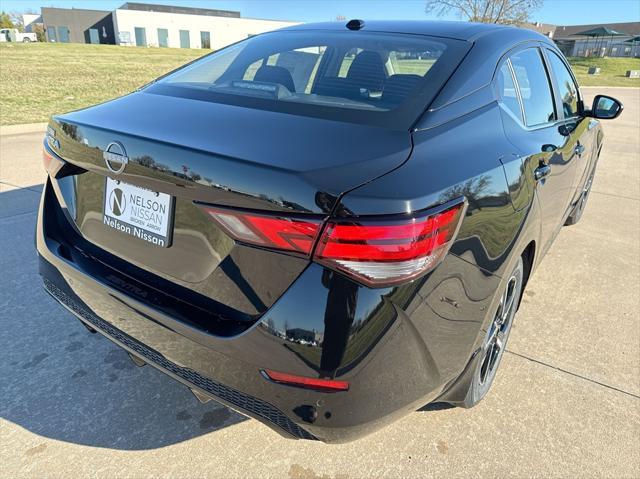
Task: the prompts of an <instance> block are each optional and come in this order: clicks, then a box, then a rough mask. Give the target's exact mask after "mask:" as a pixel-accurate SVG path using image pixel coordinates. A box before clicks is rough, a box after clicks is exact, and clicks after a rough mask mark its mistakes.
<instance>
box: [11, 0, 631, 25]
mask: <svg viewBox="0 0 640 479" xmlns="http://www.w3.org/2000/svg"><path fill="white" fill-rule="evenodd" d="M137 1H138V2H144V3H159V4H166V5H181V6H188V7H203V8H220V9H225V10H238V11H240V12H241V14H242V16H243V17H253V18H269V19H278V20H294V21H302V22H319V21H327V20H334V19H335V18H336V16H338V15H342V16H344V17H346V18H363V19H372V20H374V19H428V18H430V17H429V16H427V15H426V14H425V13H424V5H425V2H424V1H423V0H391V1H389V0H387V1H383V0H317V1H316V0H273V1H271V0H222V1H217V0H211V1H210V0H156V1H150V0H137ZM123 3H125V1H124V0H2V1H1V2H0V8H2V10H5V11H17V12H23V11H25V10H27V9H30V10H34V11H36V12H39V11H40V7H52V6H53V7H66V8H70V7H75V8H90V9H96V10H114V9H116V8H117V7H119V6H120V5H122V4H123ZM431 18H433V17H431ZM455 19H456V17H449V18H447V20H455ZM533 19H534V20H536V21H539V22H543V23H554V24H557V25H577V24H590V23H615V22H637V21H640V0H545V2H544V6H543V7H542V8H541V9H540V10H538V11H537V12H536V13H534V16H533Z"/></svg>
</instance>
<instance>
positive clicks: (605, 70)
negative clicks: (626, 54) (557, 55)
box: [568, 57, 640, 87]
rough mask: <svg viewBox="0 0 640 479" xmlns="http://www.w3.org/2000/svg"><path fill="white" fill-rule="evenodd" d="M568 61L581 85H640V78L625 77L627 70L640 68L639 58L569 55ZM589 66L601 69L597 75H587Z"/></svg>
mask: <svg viewBox="0 0 640 479" xmlns="http://www.w3.org/2000/svg"><path fill="white" fill-rule="evenodd" d="M568 60H569V63H570V64H571V68H572V69H573V72H574V73H575V75H576V77H577V78H578V82H579V83H580V85H581V86H589V85H597V86H633V87H640V78H627V77H626V76H625V74H626V73H627V70H640V58H584V57H570V58H569V59H568ZM590 66H596V67H599V68H600V69H601V71H600V74H599V75H589V74H587V71H588V70H589V67H590Z"/></svg>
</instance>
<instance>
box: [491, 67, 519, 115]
mask: <svg viewBox="0 0 640 479" xmlns="http://www.w3.org/2000/svg"><path fill="white" fill-rule="evenodd" d="M497 81H498V94H499V95H500V100H501V101H502V104H503V105H504V106H505V107H507V110H509V111H510V112H511V113H513V115H514V116H515V117H516V118H519V119H520V121H522V111H521V109H520V101H519V100H518V93H517V91H516V85H515V83H513V76H512V75H511V68H510V67H509V60H507V61H506V62H504V63H503V64H502V66H501V67H500V71H499V72H498V78H497Z"/></svg>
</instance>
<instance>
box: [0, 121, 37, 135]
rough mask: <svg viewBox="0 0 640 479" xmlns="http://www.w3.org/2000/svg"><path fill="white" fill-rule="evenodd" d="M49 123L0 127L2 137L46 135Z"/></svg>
mask: <svg viewBox="0 0 640 479" xmlns="http://www.w3.org/2000/svg"><path fill="white" fill-rule="evenodd" d="M46 129H47V123H26V124H24V125H3V126H0V136H9V135H25V134H27V133H44V131H45V130H46Z"/></svg>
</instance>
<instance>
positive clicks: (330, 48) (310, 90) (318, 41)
mask: <svg viewBox="0 0 640 479" xmlns="http://www.w3.org/2000/svg"><path fill="white" fill-rule="evenodd" d="M467 49H468V44H467V43H466V42H459V41H456V40H450V39H442V38H437V39H436V38H431V37H428V36H422V35H403V34H395V33H393V34H392V33H371V32H369V33H368V32H351V31H345V32H333V31H322V32H315V31H284V32H272V33H267V34H263V35H258V36H255V37H252V38H249V39H247V40H245V41H243V42H240V43H238V44H235V45H233V46H231V47H229V48H226V49H223V50H221V51H219V52H216V53H214V54H212V55H209V56H207V57H205V58H203V59H201V60H198V61H196V62H194V63H193V64H191V65H188V66H186V67H185V68H182V69H180V70H178V71H176V72H175V73H172V74H170V75H168V76H166V77H164V78H162V79H161V80H159V81H158V82H156V83H155V84H153V85H152V86H150V87H149V88H148V90H147V91H150V92H152V93H153V92H154V91H155V92H158V93H165V94H175V95H177V96H188V97H192V98H195V97H197V98H198V99H210V100H211V101H215V102H220V103H230V104H237V105H240V106H248V107H252V108H260V109H269V110H275V111H285V112H288V113H295V114H302V115H311V116H322V117H327V118H330V119H336V120H345V119H346V120H347V121H357V122H362V123H374V124H381V123H382V124H389V123H393V126H398V127H405V126H408V125H402V123H404V122H408V121H411V120H415V119H416V118H417V116H418V115H419V114H421V113H422V112H423V111H424V109H425V108H426V106H427V103H428V101H430V99H432V98H433V96H435V94H436V93H437V92H438V90H439V89H440V87H441V86H442V84H443V83H444V81H445V80H446V78H447V77H448V76H449V74H450V73H451V72H452V71H453V69H455V67H456V66H457V65H458V63H459V62H460V60H461V59H462V57H463V56H464V53H466V51H467ZM398 120H400V123H397V121H398Z"/></svg>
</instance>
